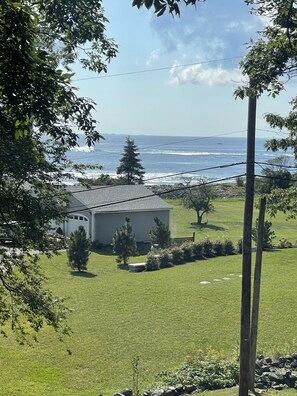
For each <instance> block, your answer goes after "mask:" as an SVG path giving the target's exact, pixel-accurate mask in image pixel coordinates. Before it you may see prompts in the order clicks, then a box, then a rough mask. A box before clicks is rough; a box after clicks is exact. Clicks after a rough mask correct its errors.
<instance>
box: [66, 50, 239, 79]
mask: <svg viewBox="0 0 297 396" xmlns="http://www.w3.org/2000/svg"><path fill="white" fill-rule="evenodd" d="M241 58H242V56H232V57H230V58H221V59H210V60H205V61H200V62H195V63H185V64H182V65H172V66H164V67H158V68H151V69H141V70H133V71H128V72H122V73H115V74H104V75H101V76H93V77H82V78H77V79H73V81H74V82H76V81H86V80H95V79H102V78H112V77H122V76H130V75H135V74H143V73H153V72H158V71H163V70H171V69H177V68H181V67H190V66H197V65H204V64H208V63H215V62H226V61H229V60H235V59H241Z"/></svg>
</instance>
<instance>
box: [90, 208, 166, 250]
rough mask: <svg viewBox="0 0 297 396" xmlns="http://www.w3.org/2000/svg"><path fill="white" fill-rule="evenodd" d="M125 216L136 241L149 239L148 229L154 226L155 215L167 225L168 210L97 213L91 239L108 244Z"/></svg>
mask: <svg viewBox="0 0 297 396" xmlns="http://www.w3.org/2000/svg"><path fill="white" fill-rule="evenodd" d="M126 217H128V218H129V219H130V220H131V225H132V229H133V232H134V234H135V237H136V242H149V241H150V237H149V231H150V230H151V229H152V228H153V227H155V222H154V218H155V217H158V218H159V219H160V220H161V221H162V222H163V223H165V224H167V225H168V226H169V210H155V211H141V212H114V213H97V214H96V215H95V219H96V221H95V224H96V225H95V230H94V231H95V235H93V239H94V240H96V241H99V242H100V243H103V244H110V243H111V241H112V237H113V235H114V234H115V232H116V229H117V228H119V227H121V226H122V225H124V223H125V218H126Z"/></svg>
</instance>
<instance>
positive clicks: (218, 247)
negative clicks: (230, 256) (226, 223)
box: [212, 241, 224, 256]
mask: <svg viewBox="0 0 297 396" xmlns="http://www.w3.org/2000/svg"><path fill="white" fill-rule="evenodd" d="M212 249H213V253H214V255H215V256H223V255H224V244H223V242H222V241H215V242H214V244H213V247H212Z"/></svg>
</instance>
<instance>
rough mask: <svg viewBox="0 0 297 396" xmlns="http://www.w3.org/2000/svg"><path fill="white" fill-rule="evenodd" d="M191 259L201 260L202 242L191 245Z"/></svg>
mask: <svg viewBox="0 0 297 396" xmlns="http://www.w3.org/2000/svg"><path fill="white" fill-rule="evenodd" d="M193 257H194V259H196V260H200V259H203V258H204V256H203V243H202V242H195V243H193Z"/></svg>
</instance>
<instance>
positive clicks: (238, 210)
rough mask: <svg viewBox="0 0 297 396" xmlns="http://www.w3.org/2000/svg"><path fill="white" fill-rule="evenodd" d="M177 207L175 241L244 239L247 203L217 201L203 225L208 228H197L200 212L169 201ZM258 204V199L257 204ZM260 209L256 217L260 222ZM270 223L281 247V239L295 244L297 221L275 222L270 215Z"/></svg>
mask: <svg viewBox="0 0 297 396" xmlns="http://www.w3.org/2000/svg"><path fill="white" fill-rule="evenodd" d="M168 202H169V203H170V204H171V205H172V206H173V209H172V211H171V230H172V236H173V237H185V236H191V235H192V234H193V232H195V233H196V240H201V239H203V238H205V237H209V238H210V239H211V240H215V239H220V238H221V239H224V238H230V239H231V240H232V241H234V242H237V241H238V239H240V238H241V236H242V223H243V211H244V200H243V199H240V198H228V199H216V200H214V207H215V212H213V213H210V214H209V215H205V217H204V218H203V222H205V221H206V220H207V224H206V225H201V226H198V225H197V219H196V212H195V211H194V210H188V209H185V208H183V206H182V203H181V201H180V200H168ZM255 202H257V198H256V200H255ZM257 215H258V211H257V209H256V210H255V213H254V218H255V219H256V218H257ZM266 220H269V221H271V222H272V230H273V231H274V232H275V235H276V238H275V240H274V243H275V244H277V243H278V241H279V239H280V238H283V237H284V238H287V239H288V240H289V241H290V242H292V243H295V242H296V240H297V232H296V220H286V216H285V215H284V214H282V213H279V214H278V215H277V216H276V217H275V218H270V217H269V215H266Z"/></svg>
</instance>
